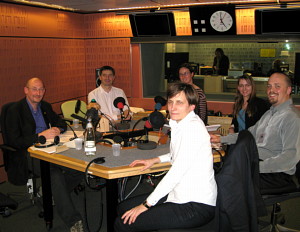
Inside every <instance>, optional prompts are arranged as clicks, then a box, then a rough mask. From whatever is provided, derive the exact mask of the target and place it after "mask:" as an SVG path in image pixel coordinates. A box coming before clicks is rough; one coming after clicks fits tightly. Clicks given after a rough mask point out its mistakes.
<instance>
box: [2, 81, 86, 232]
mask: <svg viewBox="0 0 300 232" xmlns="http://www.w3.org/2000/svg"><path fill="white" fill-rule="evenodd" d="M45 91H46V89H45V85H44V83H43V81H42V80H41V79H39V78H37V77H34V78H31V79H30V80H28V81H27V83H26V86H25V87H24V93H25V95H26V97H25V98H23V99H22V100H20V101H19V102H16V103H15V104H14V105H13V106H12V107H10V108H9V110H8V112H7V121H6V123H7V125H9V127H8V131H7V135H8V141H9V142H10V144H9V145H11V146H12V147H14V148H16V149H18V151H19V153H20V154H19V155H17V156H16V155H15V156H12V157H9V159H10V160H9V162H10V163H11V164H12V165H13V167H11V168H9V171H8V172H9V174H10V172H11V171H14V172H16V173H15V178H17V179H19V181H20V180H22V179H23V182H22V183H20V182H19V184H26V182H27V178H28V167H29V169H30V168H31V162H29V160H31V159H30V157H29V154H28V152H27V149H28V148H29V147H30V146H32V145H33V144H35V143H38V138H39V136H44V137H45V138H46V139H51V140H53V139H54V137H55V136H59V134H60V133H63V132H64V131H65V130H66V129H67V125H66V123H65V122H64V121H63V120H62V119H61V118H60V117H59V116H58V115H57V114H56V113H55V112H54V111H53V109H52V107H51V105H50V104H49V103H47V102H46V101H43V100H42V99H43V97H44V94H45ZM33 161H34V173H35V174H37V175H40V170H39V167H40V165H39V162H38V160H37V159H33ZM27 162H28V164H27ZM15 167H19V168H15ZM50 170H51V187H52V194H53V198H54V201H55V205H56V208H57V211H58V213H59V214H60V216H61V218H62V219H63V221H64V222H65V223H66V224H67V225H68V226H69V227H70V228H72V227H74V226H75V224H76V223H77V224H76V227H78V221H82V219H81V216H80V214H79V213H78V212H77V211H76V210H75V208H74V206H73V203H72V200H71V195H70V194H71V190H72V188H74V187H76V186H77V185H78V184H79V183H80V182H81V180H82V175H81V174H80V173H79V172H77V171H73V170H70V169H63V168H62V167H60V166H57V165H54V164H53V165H51V168H50ZM30 171H32V170H30ZM24 178H25V179H24ZM72 184H73V185H72ZM79 224H80V223H79ZM81 226H82V223H81ZM72 231H77V230H72ZM78 231H82V230H78Z"/></svg>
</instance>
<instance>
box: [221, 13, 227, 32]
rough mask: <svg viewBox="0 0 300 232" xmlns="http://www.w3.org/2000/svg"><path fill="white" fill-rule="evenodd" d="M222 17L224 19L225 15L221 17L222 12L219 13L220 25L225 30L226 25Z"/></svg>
mask: <svg viewBox="0 0 300 232" xmlns="http://www.w3.org/2000/svg"><path fill="white" fill-rule="evenodd" d="M224 17H225V14H224V15H223V17H222V12H220V24H223V26H224V27H225V28H227V27H226V25H225V24H224V22H223V19H224Z"/></svg>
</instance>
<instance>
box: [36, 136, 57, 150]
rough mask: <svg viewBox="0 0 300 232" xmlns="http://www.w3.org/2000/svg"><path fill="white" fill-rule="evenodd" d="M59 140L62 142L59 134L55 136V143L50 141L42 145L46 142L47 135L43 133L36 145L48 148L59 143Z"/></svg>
mask: <svg viewBox="0 0 300 232" xmlns="http://www.w3.org/2000/svg"><path fill="white" fill-rule="evenodd" d="M59 142H60V139H59V136H55V137H54V141H53V143H50V144H47V145H42V144H45V143H46V137H45V136H43V135H41V136H39V137H38V142H37V143H36V144H34V146H35V147H36V148H47V147H52V146H54V145H57V144H59Z"/></svg>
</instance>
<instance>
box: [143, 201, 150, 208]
mask: <svg viewBox="0 0 300 232" xmlns="http://www.w3.org/2000/svg"><path fill="white" fill-rule="evenodd" d="M142 204H143V206H145V207H146V208H147V209H150V207H151V206H149V205H148V204H147V201H146V200H145V201H144V202H143V203H142Z"/></svg>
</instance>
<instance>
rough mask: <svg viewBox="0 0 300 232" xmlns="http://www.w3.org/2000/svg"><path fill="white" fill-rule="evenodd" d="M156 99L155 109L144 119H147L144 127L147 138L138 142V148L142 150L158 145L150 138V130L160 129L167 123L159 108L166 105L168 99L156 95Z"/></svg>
mask: <svg viewBox="0 0 300 232" xmlns="http://www.w3.org/2000/svg"><path fill="white" fill-rule="evenodd" d="M154 101H155V103H156V104H155V107H154V108H155V109H154V111H153V112H152V113H151V114H150V115H149V116H148V117H145V118H143V119H142V120H143V121H145V126H144V129H145V131H146V133H145V135H146V140H145V141H144V142H143V143H142V142H140V143H138V144H137V148H139V149H141V150H151V149H154V148H156V147H157V143H156V142H153V141H149V140H148V132H149V131H151V130H159V129H160V128H162V127H163V125H164V124H165V117H164V115H163V114H162V113H161V112H159V110H160V109H161V107H162V106H165V105H166V103H167V101H166V100H165V99H164V98H163V97H161V96H156V97H155V98H154Z"/></svg>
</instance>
